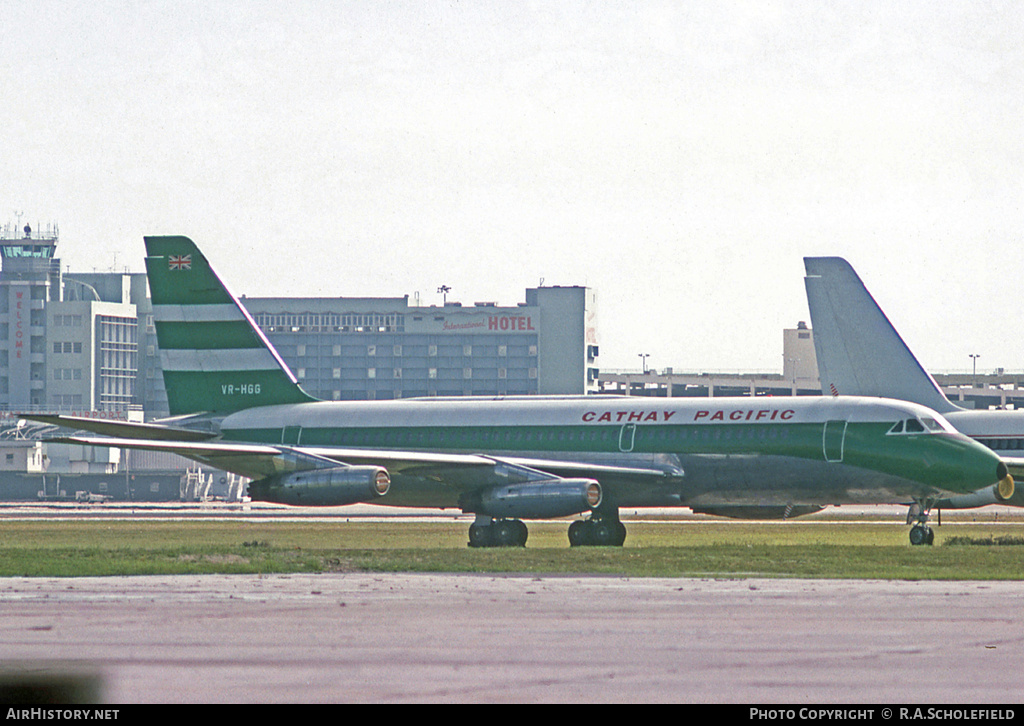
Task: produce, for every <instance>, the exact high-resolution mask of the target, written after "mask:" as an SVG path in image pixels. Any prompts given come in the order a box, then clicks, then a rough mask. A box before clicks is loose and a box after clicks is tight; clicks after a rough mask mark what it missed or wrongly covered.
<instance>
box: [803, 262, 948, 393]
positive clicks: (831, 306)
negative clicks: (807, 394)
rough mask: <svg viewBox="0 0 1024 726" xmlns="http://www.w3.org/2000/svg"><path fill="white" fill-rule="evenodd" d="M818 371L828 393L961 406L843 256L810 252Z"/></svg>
mask: <svg viewBox="0 0 1024 726" xmlns="http://www.w3.org/2000/svg"><path fill="white" fill-rule="evenodd" d="M804 267H805V269H806V270H807V276H806V277H805V278H804V284H805V286H806V288H807V304H808V306H809V307H810V310H811V328H812V330H813V332H814V351H815V354H816V355H817V357H818V374H819V375H820V377H821V387H822V392H823V393H825V394H826V395H827V394H829V393H832V394H833V395H838V394H842V395H845V396H880V397H883V398H895V399H898V400H902V401H911V402H914V403H920V404H922V405H925V406H928V407H929V408H931V409H934V410H936V411H938V412H940V413H949V412H951V411H958V410H960V408H959V407H958V406H955V405H954V404H953V403H951V402H950V401H949V399H947V398H946V396H945V395H944V394H943V393H942V389H941V388H940V387H939V385H938V384H937V383H936V382H935V379H934V378H932V377H931V375H929V373H928V372H927V371H926V370H925V369H924V368H923V367H922V366H921V364H920V363H919V362H918V360H917V358H915V357H914V354H913V353H912V352H911V351H910V348H908V347H907V344H906V343H904V342H903V338H901V337H900V335H899V333H897V332H896V329H895V328H894V327H893V326H892V323H890V322H889V318H887V317H886V316H885V313H883V312H882V309H881V308H880V307H879V306H878V303H876V302H875V299H874V298H873V297H871V293H869V292H868V290H867V288H866V287H864V283H863V282H861V279H860V277H859V276H858V275H857V273H856V272H855V271H854V269H853V267H851V266H850V263H848V262H847V261H846V260H844V259H842V258H841V257H805V258H804Z"/></svg>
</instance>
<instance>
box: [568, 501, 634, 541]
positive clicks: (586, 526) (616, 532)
mask: <svg viewBox="0 0 1024 726" xmlns="http://www.w3.org/2000/svg"><path fill="white" fill-rule="evenodd" d="M625 541H626V527H625V525H623V524H622V522H620V521H619V513H618V511H617V510H612V511H611V512H606V513H603V514H598V513H597V512H594V513H593V514H592V515H591V516H590V518H589V519H577V520H576V521H574V522H573V523H572V524H570V525H569V545H570V546H571V547H580V546H588V545H589V546H593V547H621V546H622V543H623V542H625Z"/></svg>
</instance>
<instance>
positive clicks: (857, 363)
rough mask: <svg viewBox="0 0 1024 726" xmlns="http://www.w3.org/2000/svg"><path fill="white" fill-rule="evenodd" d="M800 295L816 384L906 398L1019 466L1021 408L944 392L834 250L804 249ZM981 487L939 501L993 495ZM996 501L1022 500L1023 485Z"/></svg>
mask: <svg viewBox="0 0 1024 726" xmlns="http://www.w3.org/2000/svg"><path fill="white" fill-rule="evenodd" d="M804 268H805V270H806V273H807V274H806V277H805V278H804V285H805V287H806V289H807V303H808V307H809V308H810V313H811V328H812V329H813V331H814V350H815V355H816V356H817V359H818V373H819V375H820V377H821V386H822V389H823V390H825V391H826V392H831V393H834V394H840V395H853V396H880V397H883V398H891V399H898V400H901V401H911V402H914V403H919V404H921V405H924V406H927V407H929V408H931V409H932V410H935V411H938V412H940V413H941V414H942V415H943V417H944V418H945V419H946V420H947V421H948V422H949V423H950V424H951V425H952V426H953V427H954V428H956V429H957V430H958V431H960V432H961V433H963V434H965V435H967V436H969V437H970V438H972V439H975V440H976V441H979V442H981V443H983V444H985V445H986V446H988V447H989V448H990V449H992V450H994V451H995V452H997V453H998V454H1000V455H1001V457H1002V459H1003V461H1004V463H1006V464H1007V466H1008V467H1009V469H1010V471H1011V472H1012V473H1014V474H1016V475H1017V476H1020V471H1021V470H1024V412H1021V411H974V410H970V409H965V408H962V407H960V406H957V405H956V404H954V403H953V402H952V401H950V400H949V399H948V398H947V397H946V395H945V394H944V393H943V391H942V388H941V387H940V386H939V385H938V383H936V382H935V379H934V378H933V377H932V376H931V375H930V374H929V373H928V372H927V371H926V370H925V369H924V367H923V366H922V365H921V363H920V362H919V361H918V360H917V357H916V356H915V355H914V354H913V353H912V352H911V350H910V348H909V346H907V344H906V342H904V340H903V338H902V337H901V336H900V334H899V333H898V332H897V331H896V328H895V327H894V326H893V324H892V323H891V322H890V321H889V318H888V317H887V316H886V315H885V313H884V312H882V308H881V307H880V306H879V305H878V303H877V302H876V301H875V299H874V298H873V297H872V296H871V293H870V292H868V289H867V287H866V286H865V285H864V283H863V281H862V280H861V279H860V276H859V275H858V274H857V273H856V271H855V270H854V269H853V267H852V266H851V265H850V263H849V262H847V261H846V260H844V259H843V258H841V257H805V258H804ZM988 494H989V493H988V492H981V493H977V494H971V495H967V496H965V497H958V498H955V499H953V500H951V501H950V500H943V501H940V502H937V503H936V505H937V506H940V507H943V508H960V507H977V506H984V505H986V504H996V503H1000V502H999V501H997V500H996V499H994V498H992V497H990V496H988ZM1001 503H1006V504H1012V505H1015V506H1024V492H1020V491H1018V492H1017V494H1016V496H1014V497H1013V498H1012V499H1011V500H1010V501H1005V502H1001Z"/></svg>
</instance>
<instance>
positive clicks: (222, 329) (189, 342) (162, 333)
mask: <svg viewBox="0 0 1024 726" xmlns="http://www.w3.org/2000/svg"><path fill="white" fill-rule="evenodd" d="M153 324H154V325H155V326H156V334H157V339H158V340H159V341H160V348H161V349H162V350H214V349H230V348H260V349H262V348H263V347H264V345H263V341H262V340H260V338H259V336H258V335H256V333H255V332H253V330H252V328H251V327H250V326H249V323H248V321H246V320H235V321H225V322H189V323H181V322H161V321H159V320H157V321H155V322H154V323H153Z"/></svg>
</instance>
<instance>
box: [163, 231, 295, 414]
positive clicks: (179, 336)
mask: <svg viewBox="0 0 1024 726" xmlns="http://www.w3.org/2000/svg"><path fill="white" fill-rule="evenodd" d="M145 241H146V272H147V274H148V275H149V289H150V294H151V295H152V297H153V322H154V325H155V326H156V337H157V342H158V344H159V346H160V360H161V364H162V366H163V369H164V384H165V386H166V388H167V402H168V405H169V408H170V412H171V415H172V416H179V415H183V414H190V413H218V414H219V413H231V412H233V411H240V410H242V409H245V408H252V407H253V406H270V405H274V404H279V403H302V402H305V401H312V400H315V399H313V398H312V397H311V396H309V395H308V394H306V393H305V392H304V391H303V390H302V389H301V388H300V387H299V384H298V381H297V380H296V379H295V376H293V375H292V372H291V371H290V370H289V369H288V366H287V365H286V364H285V362H284V361H283V360H281V356H279V355H278V353H277V351H276V350H274V347H273V346H272V345H271V344H270V341H268V340H267V339H266V337H265V336H264V335H263V332H262V331H261V330H260V329H259V327H257V325H256V323H255V322H254V321H253V319H252V316H250V315H249V313H248V311H247V310H246V309H245V308H244V307H242V305H241V304H240V303H239V302H238V300H237V299H236V298H235V296H234V295H232V294H231V292H230V291H228V289H227V287H226V286H225V285H224V283H223V282H221V280H220V278H219V277H218V276H217V273H216V272H214V271H213V268H211V267H210V263H209V262H208V261H207V260H206V257H204V256H203V253H202V252H200V251H199V248H198V247H196V245H195V243H194V242H193V241H192V240H190V239H189V238H188V237H146V238H145Z"/></svg>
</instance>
